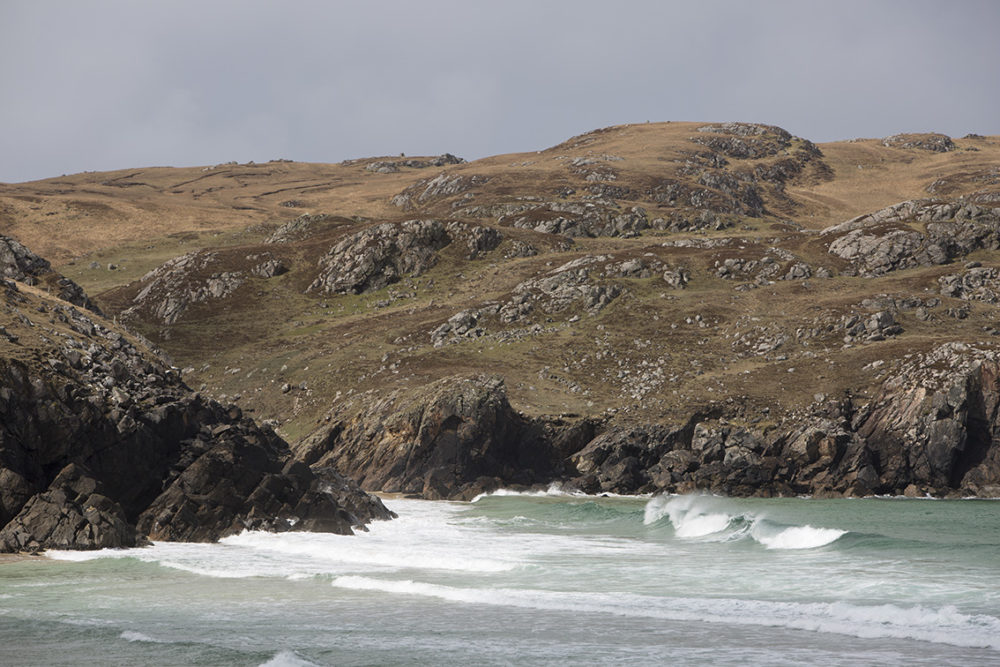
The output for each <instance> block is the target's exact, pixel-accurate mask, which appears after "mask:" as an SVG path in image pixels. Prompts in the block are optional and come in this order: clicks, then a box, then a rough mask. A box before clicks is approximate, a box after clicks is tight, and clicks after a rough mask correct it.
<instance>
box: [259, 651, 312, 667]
mask: <svg viewBox="0 0 1000 667" xmlns="http://www.w3.org/2000/svg"><path fill="white" fill-rule="evenodd" d="M260 667H319V665H317V664H316V663H315V662H310V661H308V660H306V659H305V658H303V657H302V656H300V655H298V654H297V653H296V652H295V651H281V652H279V653H276V654H275V656H274V657H273V658H271V659H270V660H268V661H267V662H263V663H261V664H260Z"/></svg>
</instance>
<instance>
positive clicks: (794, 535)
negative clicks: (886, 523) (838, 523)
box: [753, 526, 847, 549]
mask: <svg viewBox="0 0 1000 667" xmlns="http://www.w3.org/2000/svg"><path fill="white" fill-rule="evenodd" d="M846 534H847V531H846V530H838V529H837V528H813V527H812V526H792V527H791V528H785V529H784V530H782V531H781V532H779V533H777V534H774V535H762V534H754V536H753V537H754V539H755V540H757V541H758V542H760V543H761V544H763V545H764V546H765V547H767V548H768V549H815V548H817V547H822V546H826V545H827V544H830V543H831V542H833V541H835V540H837V539H838V538H840V537H841V536H842V535H846Z"/></svg>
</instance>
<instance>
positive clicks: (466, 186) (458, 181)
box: [391, 171, 490, 211]
mask: <svg viewBox="0 0 1000 667" xmlns="http://www.w3.org/2000/svg"><path fill="white" fill-rule="evenodd" d="M489 180H490V178H489V176H480V175H477V174H469V175H465V174H453V173H450V172H447V171H444V172H441V173H440V174H438V175H437V176H435V177H434V178H425V179H423V180H420V181H417V182H416V183H414V184H413V185H411V186H410V187H408V188H406V189H405V190H403V191H402V192H400V193H399V194H398V195H396V196H395V197H393V198H392V200H391V202H392V204H393V205H394V206H398V207H399V208H401V209H404V210H407V211H409V210H412V209H414V208H416V207H418V206H421V205H423V204H428V203H433V202H436V201H438V200H443V199H447V198H448V197H452V196H454V195H457V194H461V193H464V192H468V191H469V190H471V189H472V188H474V187H477V186H479V185H484V184H485V183H488V182H489Z"/></svg>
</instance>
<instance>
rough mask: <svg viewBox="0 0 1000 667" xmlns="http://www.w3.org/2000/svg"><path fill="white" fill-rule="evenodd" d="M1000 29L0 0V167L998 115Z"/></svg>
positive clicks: (827, 7) (820, 7) (788, 5)
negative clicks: (677, 124) (744, 124)
mask: <svg viewBox="0 0 1000 667" xmlns="http://www.w3.org/2000/svg"><path fill="white" fill-rule="evenodd" d="M998 34H1000V2H998V1H997V0H964V1H963V0H957V1H956V0H950V1H947V0H942V1H938V2H927V1H922V0H902V1H896V0H892V1H890V0H866V1H856V0H838V1H837V2H830V1H829V0H824V1H822V2H818V1H813V0H758V1H755V2H751V1H732V0H697V1H678V2H671V1H668V0H648V1H647V0H618V1H617V2H614V3H612V2H607V1H605V2H593V1H591V0H574V1H572V2H569V1H550V2H545V1H544V0H532V1H530V2H523V1H521V0H505V1H504V2H496V1H489V2H485V1H479V0H457V1H451V0H421V1H419V2H417V1H415V0H377V1H376V0H368V1H364V0H356V1H354V2H347V1H339V0H316V1H313V0H285V1H281V2H279V1H278V0H272V1H268V2H265V1H259V0H197V1H188V0H171V1H169V2H168V1H166V0H164V1H162V2H136V1H135V0H126V1H111V0H88V1H87V2H80V1H79V0H2V2H0V182H20V181H26V180H33V179H39V178H46V177H52V176H59V175H61V174H69V173H76V172H80V171H104V170H112V169H124V168H132V167H146V166H167V165H169V166H192V165H210V164H218V163H221V162H228V161H231V160H236V161H239V162H247V161H249V160H254V161H257V162H264V161H267V160H270V159H279V158H282V159H292V160H299V161H307V162H339V161H341V160H344V159H350V158H357V157H368V156H376V155H398V154H399V153H405V154H407V155H437V154H440V153H444V152H450V153H454V154H456V155H459V156H461V157H464V158H466V159H475V158H480V157H486V156H488V155H496V154H500V153H511V152H521V151H529V150H540V149H543V148H547V147H549V146H552V145H555V144H557V143H559V142H561V141H563V140H564V139H566V138H568V137H570V136H573V135H576V134H580V133H583V132H587V131H589V130H592V129H596V128H600V127H606V126H609V125H619V124H624V123H634V122H645V121H667V120H672V121H681V120H693V121H706V122H707V121H730V120H735V121H749V122H762V123H768V124H773V125H779V126H781V127H784V128H785V129H786V130H788V131H789V132H791V133H793V134H796V135H798V136H801V137H805V138H807V139H811V140H813V141H815V142H823V141H835V140H841V139H850V138H855V137H882V136H887V135H890V134H895V133H898V132H930V131H935V132H944V133H946V134H949V135H951V136H962V135H965V134H967V133H970V132H976V133H979V134H1000V38H998V37H997V35H998Z"/></svg>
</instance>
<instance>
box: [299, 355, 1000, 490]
mask: <svg viewBox="0 0 1000 667" xmlns="http://www.w3.org/2000/svg"><path fill="white" fill-rule="evenodd" d="M738 413H739V411H738V409H735V408H734V407H733V406H732V405H728V404H726V405H710V406H706V407H705V408H704V409H703V410H700V411H697V412H695V413H694V414H692V415H691V416H690V418H689V419H688V420H687V421H686V422H684V423H681V424H675V425H671V424H635V425H632V426H623V425H617V424H616V425H610V424H604V423H601V422H595V421H593V420H586V419H585V420H577V421H575V422H562V421H560V422H551V421H544V420H542V421H536V420H531V419H529V418H526V417H524V416H523V415H520V414H518V413H517V412H516V411H514V410H513V409H512V408H511V406H510V404H509V403H508V401H507V398H506V392H505V388H504V384H503V382H502V381H501V380H500V379H499V378H491V377H484V376H478V377H469V378H463V377H455V378H451V379H448V380H445V381H441V382H439V383H436V384H434V385H432V386H430V387H428V388H427V390H426V392H424V393H422V394H421V395H420V396H417V397H411V398H409V399H408V400H405V401H401V400H398V399H395V398H389V399H384V400H383V401H379V402H375V403H372V404H370V405H369V406H367V407H366V408H365V409H363V410H361V411H359V412H357V413H355V414H354V415H351V416H344V417H342V418H341V419H340V420H338V421H336V422H335V423H334V425H333V426H332V427H324V428H323V429H321V430H320V431H318V432H317V433H316V434H314V435H313V436H312V437H311V438H309V439H307V441H305V442H304V443H303V444H302V445H300V446H299V448H298V449H297V452H296V454H297V456H299V457H300V458H302V459H303V460H305V461H306V462H310V463H320V464H323V465H331V466H335V467H337V468H338V469H340V470H342V471H344V472H346V473H347V474H349V475H353V476H356V477H357V478H358V479H359V480H360V482H361V485H362V487H363V488H365V489H369V490H376V489H383V490H388V491H399V492H404V493H413V494H418V495H421V496H423V497H426V498H469V497H471V496H472V495H475V494H476V493H480V492H482V491H484V490H490V489H492V488H496V487H499V486H508V485H522V486H523V485H532V484H550V483H552V482H558V483H562V484H564V485H566V486H567V487H568V488H575V489H579V490H582V491H586V492H588V493H602V492H610V493H629V494H631V493H653V492H689V491H693V490H697V489H703V490H710V491H712V492H715V493H721V494H727V495H765V496H770V495H798V494H816V495H848V496H861V495H872V494H890V495H902V494H907V495H925V494H932V495H937V496H942V495H948V496H955V495H958V496H962V495H985V496H997V495H1000V355H998V353H996V352H994V351H989V350H982V349H977V348H971V347H967V346H962V345H955V344H949V345H944V346H942V347H939V348H937V349H935V350H933V351H932V352H930V353H928V354H927V355H919V356H917V357H916V358H914V359H912V360H911V361H910V362H909V363H907V364H906V365H904V366H902V367H901V368H899V369H898V371H897V372H896V373H894V374H893V375H891V376H890V377H888V378H887V379H886V380H885V382H884V383H883V387H882V391H881V393H880V394H879V395H878V396H877V397H875V398H874V399H873V400H872V401H871V402H869V403H865V404H863V405H855V402H854V401H853V400H852V399H851V398H850V397H845V398H843V399H836V400H826V399H825V397H823V399H822V400H818V401H817V403H816V404H814V406H813V408H812V410H811V411H810V412H808V413H806V414H802V415H799V416H798V417H797V418H796V419H795V420H787V421H784V422H782V423H781V424H779V425H777V426H773V427H770V428H769V429H767V430H755V429H752V428H748V427H746V426H738V425H735V424H733V423H731V422H730V421H729V420H728V419H727V415H728V416H729V417H730V418H732V417H738V416H739V415H738Z"/></svg>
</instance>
